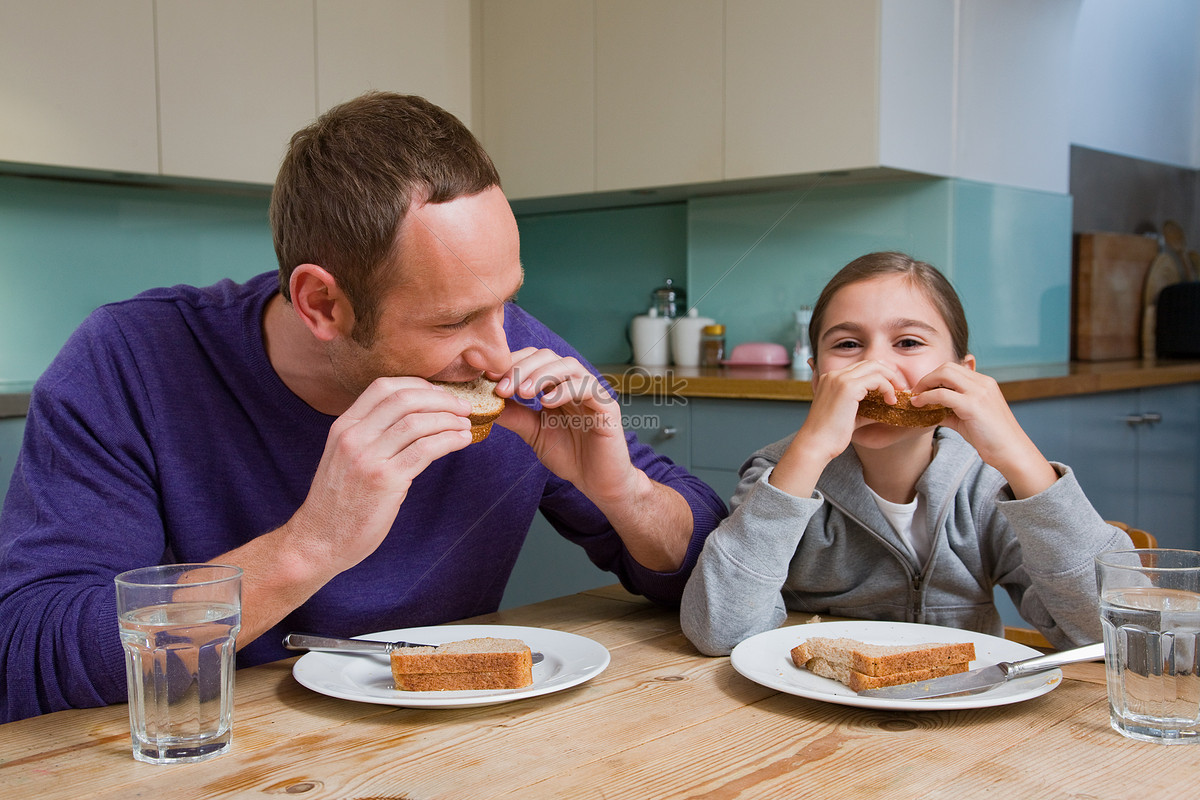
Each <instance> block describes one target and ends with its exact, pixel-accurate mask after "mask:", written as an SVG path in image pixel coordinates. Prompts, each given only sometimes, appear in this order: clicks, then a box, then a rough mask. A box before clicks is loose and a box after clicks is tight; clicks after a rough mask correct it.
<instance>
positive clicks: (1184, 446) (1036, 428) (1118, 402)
mask: <svg viewBox="0 0 1200 800" xmlns="http://www.w3.org/2000/svg"><path fill="white" fill-rule="evenodd" d="M1013 413H1014V414H1016V416H1017V419H1018V420H1019V421H1020V422H1021V424H1022V426H1023V427H1024V428H1025V430H1026V431H1027V432H1028V433H1029V435H1030V437H1031V438H1032V439H1033V440H1034V442H1035V443H1036V444H1037V445H1038V447H1039V449H1041V450H1042V453H1043V455H1045V456H1046V457H1047V458H1049V459H1051V460H1054V461H1062V462H1065V463H1067V464H1070V465H1071V467H1072V468H1073V469H1074V470H1075V474H1076V476H1077V477H1078V479H1079V483H1080V485H1081V486H1082V487H1083V490H1084V491H1085V492H1087V495H1088V498H1089V499H1090V500H1091V501H1092V505H1094V506H1095V507H1096V510H1097V511H1099V512H1100V515H1101V516H1103V517H1104V518H1105V519H1113V520H1120V521H1122V522H1125V523H1128V524H1129V525H1131V526H1132V527H1135V528H1142V529H1144V530H1147V531H1149V532H1150V533H1152V534H1154V535H1155V536H1156V537H1157V538H1158V543H1159V546H1161V547H1182V548H1186V549H1197V548H1198V547H1200V503H1198V499H1197V498H1198V495H1200V384H1182V385H1178V386H1162V387H1154V388H1147V389H1136V390H1130V391H1122V392H1106V393H1103V394H1094V395H1084V396H1077V397H1070V398H1060V399H1051V400H1036V401H1029V402H1022V403H1014V404H1013Z"/></svg>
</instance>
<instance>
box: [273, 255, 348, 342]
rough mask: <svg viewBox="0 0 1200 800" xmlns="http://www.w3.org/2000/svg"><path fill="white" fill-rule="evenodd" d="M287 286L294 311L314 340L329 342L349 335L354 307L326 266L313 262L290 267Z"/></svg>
mask: <svg viewBox="0 0 1200 800" xmlns="http://www.w3.org/2000/svg"><path fill="white" fill-rule="evenodd" d="M288 287H289V289H290V291H291V294H292V306H293V307H294V308H295V309H296V315H297V316H299V317H300V320H301V321H302V322H303V323H304V325H305V327H307V328H308V329H309V331H310V332H311V333H312V335H313V336H315V337H316V338H317V339H318V340H320V341H322V342H329V341H332V340H334V339H336V338H337V337H339V336H349V335H350V331H351V330H352V329H353V328H354V309H353V307H351V305H350V298H348V297H347V296H346V293H345V292H343V291H342V290H341V287H339V286H338V284H337V280H336V279H335V278H334V277H333V276H332V275H330V274H329V272H328V270H326V269H324V268H323V267H318V266H317V265H316V264H301V265H300V266H298V267H296V268H295V269H294V270H292V277H291V280H289V281H288Z"/></svg>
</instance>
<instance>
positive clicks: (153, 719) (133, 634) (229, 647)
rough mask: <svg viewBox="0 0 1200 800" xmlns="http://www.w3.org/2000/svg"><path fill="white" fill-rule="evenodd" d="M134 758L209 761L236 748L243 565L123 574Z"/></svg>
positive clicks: (121, 608) (120, 588) (121, 616)
mask: <svg viewBox="0 0 1200 800" xmlns="http://www.w3.org/2000/svg"><path fill="white" fill-rule="evenodd" d="M116 585H117V620H118V624H119V626H120V630H121V642H122V644H123V645H124V648H125V673H126V678H127V681H128V684H129V726H130V733H131V735H132V738H133V757H134V758H136V759H137V760H138V761H146V762H149V763H151V764H178V763H187V762H193V761H203V760H205V759H207V758H212V757H213V756H217V755H220V754H221V753H224V752H226V751H228V750H229V747H230V744H231V743H232V737H233V675H234V668H235V667H234V655H235V651H236V641H237V633H238V630H239V629H240V628H241V621H242V570H241V569H240V568H238V567H231V566H224V565H220V564H168V565H163V566H157V567H145V568H142V569H135V570H130V571H129V572H122V573H121V574H120V575H118V576H117V577H116Z"/></svg>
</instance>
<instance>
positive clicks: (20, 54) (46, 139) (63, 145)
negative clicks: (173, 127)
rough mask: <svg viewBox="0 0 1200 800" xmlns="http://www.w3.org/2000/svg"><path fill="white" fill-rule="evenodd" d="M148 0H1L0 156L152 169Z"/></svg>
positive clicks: (154, 141) (154, 132)
mask: <svg viewBox="0 0 1200 800" xmlns="http://www.w3.org/2000/svg"><path fill="white" fill-rule="evenodd" d="M155 104H156V99H155V81H154V5H153V0H107V1H106V2H104V3H80V2H76V0H39V2H36V3H32V2H28V0H0V106H2V107H3V112H2V116H3V121H2V122H0V161H9V162H22V163H29V164H39V165H50V166H55V167H69V168H79V167H86V168H90V169H98V170H105V171H110V172H138V173H156V172H158V121H157V109H156V105H155Z"/></svg>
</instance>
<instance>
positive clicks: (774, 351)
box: [721, 342, 791, 367]
mask: <svg viewBox="0 0 1200 800" xmlns="http://www.w3.org/2000/svg"><path fill="white" fill-rule="evenodd" d="M789 363H791V359H790V358H789V357H788V351H787V348H786V347H784V346H783V345H781V344H775V343H774V342H743V343H742V344H739V345H737V346H736V347H734V348H733V350H732V352H730V354H729V358H727V359H725V360H724V361H722V362H721V364H723V365H724V366H728V367H737V366H743V367H786V366H787V365H788V364H789Z"/></svg>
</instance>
